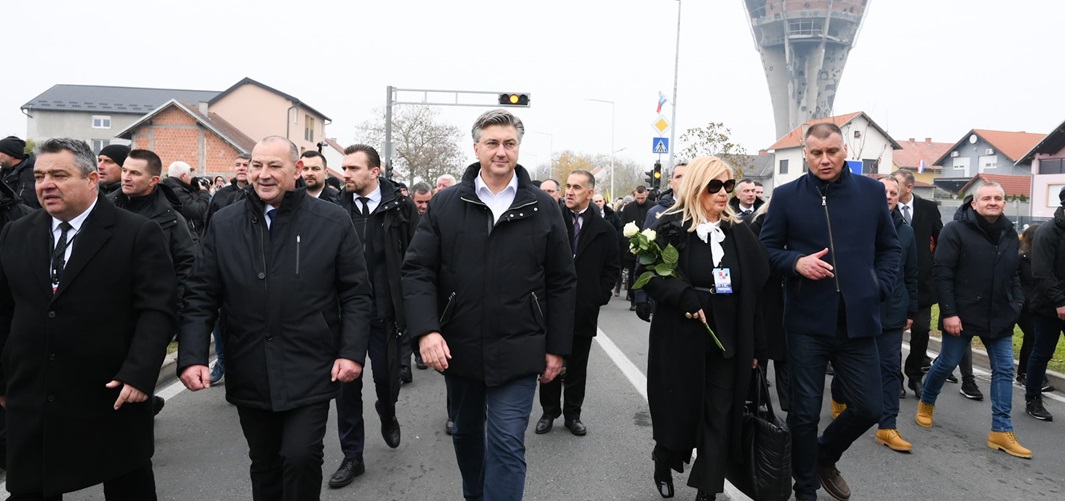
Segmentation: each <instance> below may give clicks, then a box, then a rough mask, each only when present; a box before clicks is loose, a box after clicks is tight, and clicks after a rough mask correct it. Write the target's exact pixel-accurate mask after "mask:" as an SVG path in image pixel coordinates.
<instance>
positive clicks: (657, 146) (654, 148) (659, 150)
mask: <svg viewBox="0 0 1065 501" xmlns="http://www.w3.org/2000/svg"><path fill="white" fill-rule="evenodd" d="M651 153H654V154H656V155H665V154H666V153H669V138H668V137H656V138H654V140H652V141H651Z"/></svg>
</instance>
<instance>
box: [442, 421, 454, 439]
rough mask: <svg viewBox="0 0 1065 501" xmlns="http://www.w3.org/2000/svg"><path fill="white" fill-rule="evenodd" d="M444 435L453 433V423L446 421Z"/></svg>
mask: <svg viewBox="0 0 1065 501" xmlns="http://www.w3.org/2000/svg"><path fill="white" fill-rule="evenodd" d="M444 433H447V434H448V435H451V434H452V433H455V421H453V420H451V419H448V420H447V422H446V423H444Z"/></svg>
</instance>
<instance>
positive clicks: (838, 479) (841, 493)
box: [817, 466, 851, 501]
mask: <svg viewBox="0 0 1065 501" xmlns="http://www.w3.org/2000/svg"><path fill="white" fill-rule="evenodd" d="M817 479H818V480H820V481H821V487H823V488H824V489H825V492H827V493H828V495H829V496H832V497H833V498H836V499H838V500H839V501H847V500H848V499H850V498H851V488H850V487H849V486H848V485H847V481H846V480H843V476H842V475H840V474H839V470H837V469H836V467H835V466H818V467H817Z"/></svg>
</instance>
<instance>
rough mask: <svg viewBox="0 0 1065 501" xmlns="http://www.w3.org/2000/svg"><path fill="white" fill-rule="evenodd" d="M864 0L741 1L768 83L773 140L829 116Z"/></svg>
mask: <svg viewBox="0 0 1065 501" xmlns="http://www.w3.org/2000/svg"><path fill="white" fill-rule="evenodd" d="M868 3H869V0H744V4H745V5H746V7H747V14H748V15H749V16H750V18H751V34H752V35H753V36H754V44H755V47H756V48H757V49H758V53H759V54H761V56H762V67H763V68H765V78H766V81H767V82H768V83H769V96H770V98H771V99H772V100H773V115H774V119H775V121H776V133H777V137H778V138H779V137H783V136H784V135H785V134H787V133H788V132H789V131H791V130H792V129H794V128H795V127H798V126H799V125H800V124H802V123H804V122H806V121H807V120H810V119H813V118H824V117H828V116H832V102H833V101H834V100H835V98H836V89H837V88H838V87H839V81H840V78H841V77H842V76H843V66H844V65H845V64H846V63H847V54H849V53H850V50H851V47H853V46H854V41H855V39H856V38H857V36H858V31H859V30H860V28H861V23H862V19H863V17H864V15H865V10H866V7H867V5H868Z"/></svg>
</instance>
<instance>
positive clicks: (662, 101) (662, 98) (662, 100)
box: [655, 91, 667, 113]
mask: <svg viewBox="0 0 1065 501" xmlns="http://www.w3.org/2000/svg"><path fill="white" fill-rule="evenodd" d="M666 102H667V101H666V95H665V94H663V93H662V91H659V92H658V110H656V111H655V113H662V105H663V104H666Z"/></svg>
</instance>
